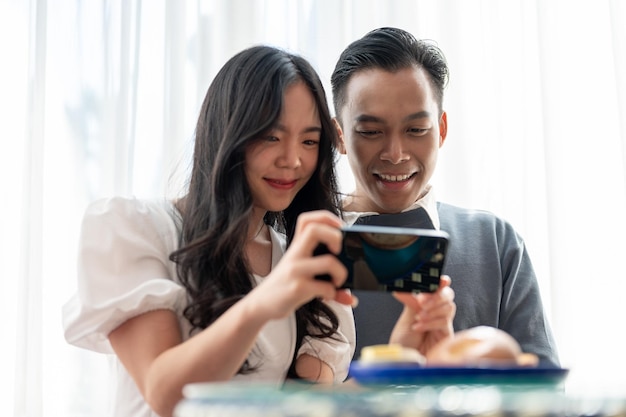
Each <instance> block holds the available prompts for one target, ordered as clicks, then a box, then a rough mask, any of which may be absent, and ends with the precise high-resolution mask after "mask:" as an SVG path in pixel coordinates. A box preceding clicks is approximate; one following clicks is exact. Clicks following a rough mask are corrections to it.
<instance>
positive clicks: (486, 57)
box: [0, 0, 626, 417]
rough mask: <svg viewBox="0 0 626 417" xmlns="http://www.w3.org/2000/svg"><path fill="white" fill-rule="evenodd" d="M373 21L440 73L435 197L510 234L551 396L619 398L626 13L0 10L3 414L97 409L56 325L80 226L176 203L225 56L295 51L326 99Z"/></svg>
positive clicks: (402, 0) (229, 0)
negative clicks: (441, 121) (112, 208)
mask: <svg viewBox="0 0 626 417" xmlns="http://www.w3.org/2000/svg"><path fill="white" fill-rule="evenodd" d="M387 25H390V26H398V27H401V28H404V29H407V30H409V31H411V32H413V33H414V34H415V35H416V36H418V37H421V38H430V39H434V40H436V41H437V42H438V43H439V45H440V46H441V48H442V49H443V50H444V52H445V53H446V55H447V58H448V60H449V63H450V67H451V82H450V84H449V87H448V90H447V94H446V101H445V103H444V104H445V108H446V110H447V111H448V120H449V134H448V139H447V142H446V144H445V146H444V148H443V150H442V154H441V160H440V165H439V167H438V172H437V175H436V178H435V179H434V183H435V186H436V187H437V190H438V194H439V197H440V198H441V199H442V200H445V201H447V202H450V203H454V204H459V205H463V206H468V207H475V208H483V209H487V210H491V211H493V212H495V213H497V214H499V215H501V216H503V217H504V218H506V219H508V220H509V221H511V222H512V223H513V225H514V226H515V227H516V228H517V229H518V231H519V232H520V233H521V234H522V235H523V236H524V237H525V239H526V242H527V245H528V248H529V250H530V253H531V256H532V258H533V260H534V263H535V267H536V269H537V272H538V275H539V280H540V285H541V289H542V292H543V297H544V302H545V305H546V308H547V310H548V312H549V315H550V320H551V322H552V327H553V330H554V332H555V335H556V338H557V343H558V347H559V351H560V355H561V359H562V362H563V365H564V366H565V367H568V368H571V370H572V372H571V374H570V377H569V378H568V384H569V385H568V389H570V390H572V391H576V390H580V391H586V390H594V389H597V388H598V387H602V388H603V389H606V390H608V391H607V392H610V390H612V389H613V390H616V392H618V393H621V394H623V393H624V392H626V391H625V390H624V387H626V376H625V375H626V356H625V355H624V353H623V352H624V346H623V337H622V336H621V333H623V327H624V325H623V321H624V319H626V313H625V311H626V309H625V308H624V307H623V304H622V303H623V302H624V297H625V294H626V284H625V281H626V273H625V272H624V270H623V269H622V266H623V258H622V257H623V256H625V255H626V244H625V243H624V235H625V234H626V221H625V220H624V217H625V216H626V187H625V182H626V3H624V2H622V1H619V0H580V1H576V0H573V1H572V0H560V1H559V0H535V1H529V0H511V1H501V0H411V1H409V0H395V1H394V0H391V1H390V0H352V1H350V0H340V1H336V0H317V1H316V0H302V1H290V0H266V1H261V0H258V1H246V0H234V1H233V0H206V1H200V0H198V1H192V0H188V1H180V0H150V1H146V2H142V1H140V0H101V1H80V0H56V1H50V2H47V1H46V0H29V1H24V0H2V1H1V2H0V52H2V63H1V64H0V74H1V77H0V91H2V94H0V118H1V119H0V120H1V121H2V122H1V123H0V129H1V130H0V132H1V134H0V136H1V137H2V139H1V140H0V174H1V175H0V187H1V188H0V189H1V190H2V216H0V244H1V246H0V262H1V265H2V275H1V280H2V289H1V290H0V313H1V314H2V317H3V318H4V319H3V320H2V322H1V324H0V332H1V333H2V334H3V335H4V338H3V343H2V348H1V351H0V352H1V354H0V404H2V410H3V413H2V414H3V415H11V416H20V417H21V416H98V415H103V414H104V412H105V403H104V398H105V397H106V390H107V382H106V375H107V363H106V358H105V357H104V356H102V355H97V354H95V353H91V352H88V351H83V350H80V349H77V348H73V347H71V346H68V345H67V344H66V343H65V342H64V340H63V338H62V329H61V305H62V304H63V303H64V302H65V301H66V300H67V298H69V296H70V295H71V294H72V293H73V292H74V291H75V288H76V282H75V271H74V267H75V260H76V259H75V249H76V241H77V234H78V228H79V222H80V219H81V216H82V212H83V210H84V208H85V206H86V204H87V203H88V202H89V201H91V200H93V199H95V198H99V197H103V196H109V195H135V196H138V197H153V196H163V195H167V196H172V197H173V196H176V195H180V194H181V192H182V191H183V190H184V181H185V178H186V174H187V172H188V167H189V162H190V158H189V154H190V150H191V143H192V140H193V131H194V127H195V119H196V117H197V112H198V109H199V105H200V102H201V100H202V98H203V96H204V93H205V91H206V88H207V87H208V84H209V83H210V81H211V79H212V77H213V76H214V74H215V73H216V71H217V70H218V69H219V67H220V66H221V65H222V64H223V63H224V62H225V60H226V59H228V58H229V57H230V56H232V55H233V54H234V53H235V52H237V51H239V50H241V49H243V48H245V47H247V46H250V45H252V44H257V43H268V44H273V45H278V46H281V47H284V48H287V49H290V50H293V51H295V52H299V53H301V54H302V55H304V56H305V57H307V58H309V59H310V60H311V61H312V62H313V64H314V66H315V67H316V68H317V69H318V71H319V73H320V75H321V77H322V79H323V80H324V81H325V83H326V86H327V89H328V90H327V92H328V94H329V97H330V85H329V84H330V83H329V78H330V74H331V72H332V69H333V67H334V63H335V61H336V59H337V57H338V55H339V53H340V51H341V50H342V49H343V48H344V47H345V46H346V45H347V44H348V43H349V42H350V41H352V40H354V39H356V38H358V37H360V36H362V35H363V34H365V33H366V32H367V31H369V30H370V29H373V28H375V27H379V26H387ZM340 169H341V175H342V187H343V189H344V190H345V191H349V190H350V189H351V187H352V186H353V181H352V178H351V174H350V172H349V169H348V168H347V164H346V163H345V161H343V160H341V161H340ZM452 279H454V277H452Z"/></svg>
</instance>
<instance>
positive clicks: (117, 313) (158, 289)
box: [63, 198, 186, 353]
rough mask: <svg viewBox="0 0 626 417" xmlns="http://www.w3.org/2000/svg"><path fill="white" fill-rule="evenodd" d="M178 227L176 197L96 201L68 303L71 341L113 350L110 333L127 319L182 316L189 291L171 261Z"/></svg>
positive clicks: (86, 220) (67, 330)
mask: <svg viewBox="0 0 626 417" xmlns="http://www.w3.org/2000/svg"><path fill="white" fill-rule="evenodd" d="M177 245H178V229H177V223H176V216H175V209H174V207H173V205H172V204H171V202H166V201H141V200H136V199H123V198H112V199H106V200H100V201H97V202H95V203H93V204H91V205H90V206H89V207H88V208H87V210H86V212H85V215H84V218H83V222H82V225H81V234H80V239H79V248H78V268H77V274H78V291H77V293H76V294H75V295H74V296H73V297H72V298H71V299H70V300H69V301H68V302H67V303H66V304H65V305H64V306H63V327H64V335H65V338H66V340H67V341H68V342H69V343H71V344H73V345H76V346H79V347H82V348H86V349H90V350H94V351H97V352H102V353H113V350H112V348H111V346H110V344H109V341H108V334H109V333H110V332H111V331H112V330H114V329H115V328H117V327H118V326H119V325H120V324H122V323H124V322H125V321H126V320H128V319H130V318H132V317H135V316H138V315H140V314H142V313H146V312H148V311H152V310H158V309H169V310H172V311H174V312H175V313H176V314H177V316H178V317H179V320H180V317H182V310H183V309H184V307H185V305H186V295H185V294H186V293H185V290H184V288H183V287H182V285H180V283H179V282H178V280H177V279H176V271H175V264H174V263H173V262H171V261H170V260H169V255H170V253H171V252H172V251H173V250H175V249H176V248H177Z"/></svg>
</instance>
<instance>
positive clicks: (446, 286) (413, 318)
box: [389, 275, 456, 355]
mask: <svg viewBox="0 0 626 417" xmlns="http://www.w3.org/2000/svg"><path fill="white" fill-rule="evenodd" d="M450 282H451V281H450V277H448V276H447V275H442V276H441V282H440V284H439V289H438V290H437V291H435V292H434V293H420V294H413V293H403V292H394V293H393V296H394V297H395V298H396V299H397V300H398V301H400V302H401V303H402V304H404V310H403V311H402V314H401V315H400V317H399V318H398V321H397V322H396V325H395V326H394V328H393V331H392V332H391V337H390V338H389V343H399V344H401V345H402V346H405V347H411V348H414V349H417V350H418V351H419V352H420V353H421V354H422V355H426V353H427V352H428V350H429V349H430V348H431V347H433V346H434V345H435V344H436V343H437V342H439V341H440V340H443V339H445V338H447V337H451V336H452V335H453V334H454V329H453V327H452V320H453V319H454V314H455V313H456V304H455V303H454V290H453V289H452V288H450Z"/></svg>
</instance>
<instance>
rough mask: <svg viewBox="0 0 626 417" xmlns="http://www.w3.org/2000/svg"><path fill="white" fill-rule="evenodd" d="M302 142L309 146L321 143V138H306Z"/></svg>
mask: <svg viewBox="0 0 626 417" xmlns="http://www.w3.org/2000/svg"><path fill="white" fill-rule="evenodd" d="M302 143H304V144H305V145H307V146H316V145H319V143H320V141H319V140H315V139H306V140H305V141H304V142H302Z"/></svg>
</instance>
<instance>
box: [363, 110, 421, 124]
mask: <svg viewBox="0 0 626 417" xmlns="http://www.w3.org/2000/svg"><path fill="white" fill-rule="evenodd" d="M429 117H430V112H428V111H426V110H422V111H418V112H416V113H411V114H409V115H408V116H406V117H405V118H404V121H405V122H408V121H411V120H416V119H428V118H429ZM354 120H355V121H356V122H372V123H384V122H385V120H384V119H382V118H380V117H378V116H373V115H371V114H360V115H358V116H357V117H356V118H355V119H354Z"/></svg>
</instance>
